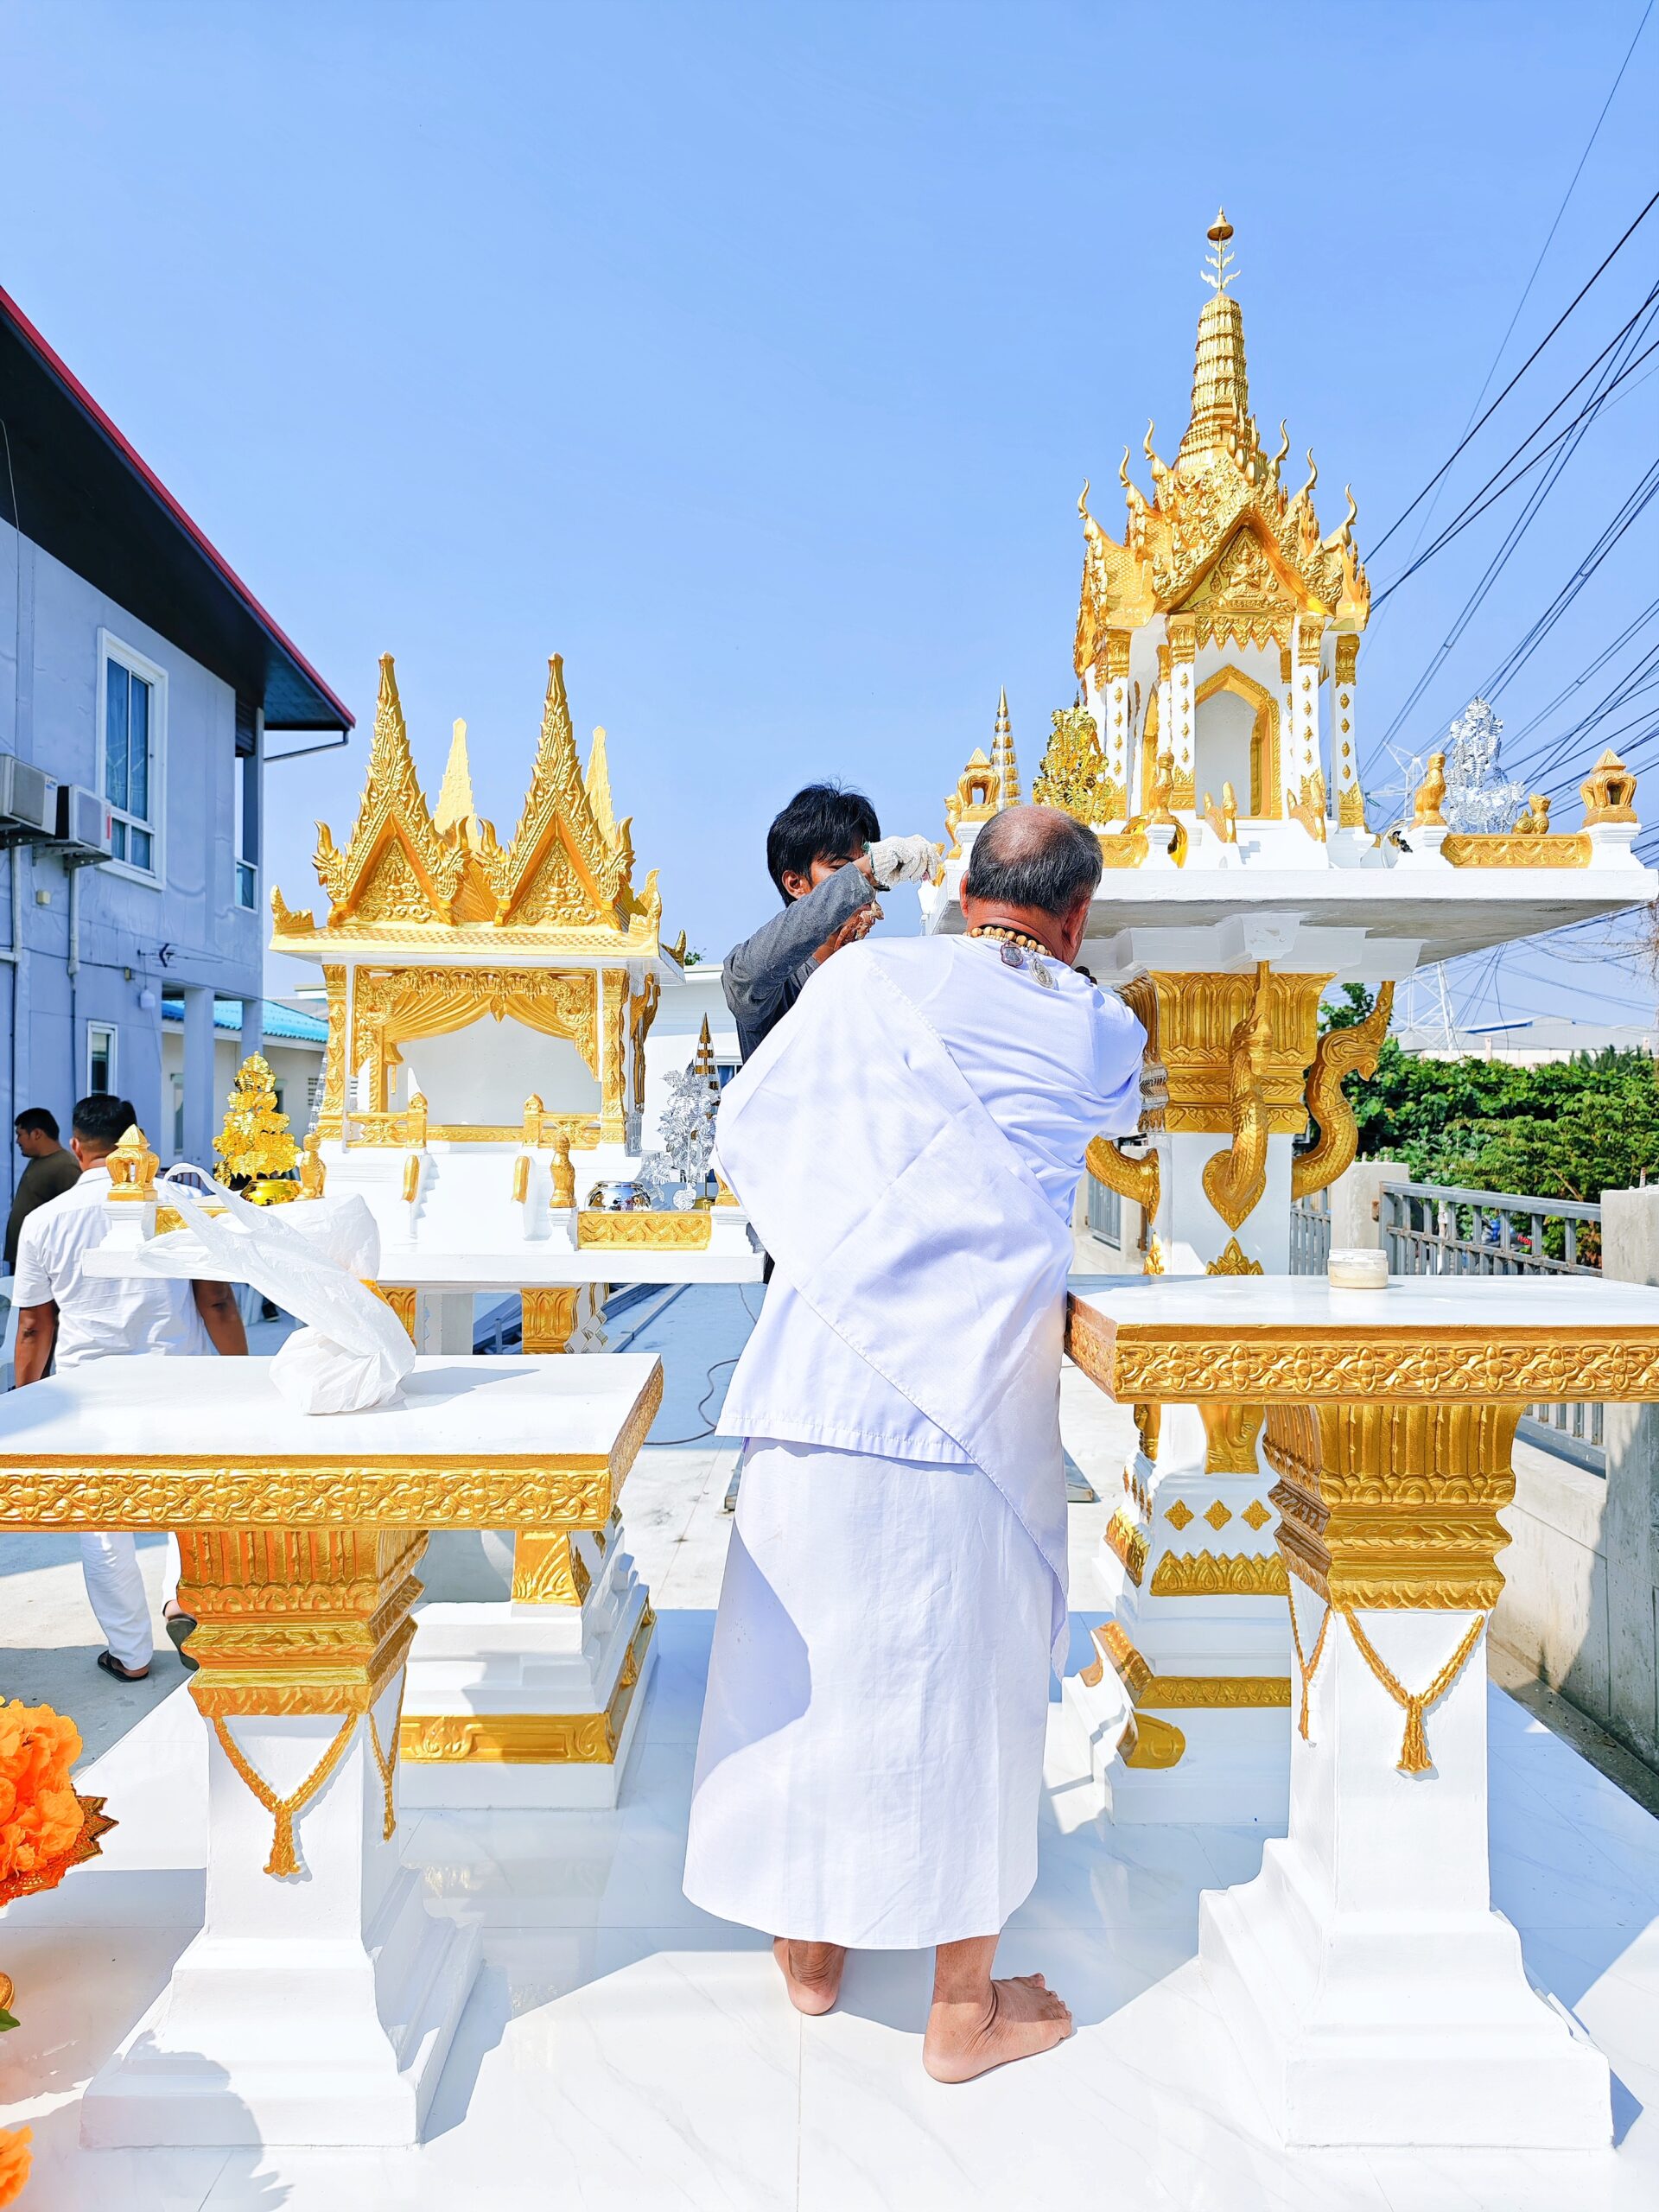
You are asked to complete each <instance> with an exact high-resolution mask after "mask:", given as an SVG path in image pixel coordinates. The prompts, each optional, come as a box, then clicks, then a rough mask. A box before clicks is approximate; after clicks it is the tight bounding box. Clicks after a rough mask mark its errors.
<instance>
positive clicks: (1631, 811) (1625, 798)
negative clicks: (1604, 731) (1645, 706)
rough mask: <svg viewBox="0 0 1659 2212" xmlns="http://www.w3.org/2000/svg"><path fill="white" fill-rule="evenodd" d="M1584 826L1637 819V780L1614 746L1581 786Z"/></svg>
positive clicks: (1589, 826) (1603, 756)
mask: <svg viewBox="0 0 1659 2212" xmlns="http://www.w3.org/2000/svg"><path fill="white" fill-rule="evenodd" d="M1579 795H1580V798H1582V799H1583V801H1584V826H1585V828H1586V829H1590V828H1591V827H1592V824H1594V823H1598V822H1634V821H1635V820H1636V778H1635V776H1634V775H1632V773H1631V772H1630V770H1629V769H1628V768H1627V767H1626V766H1624V762H1623V761H1622V760H1620V759H1619V757H1618V753H1615V752H1614V751H1613V749H1612V747H1611V746H1609V747H1608V748H1607V750H1606V751H1605V753H1603V754H1602V756H1601V758H1600V760H1598V761H1597V763H1596V765H1595V766H1594V767H1593V768H1592V770H1591V771H1590V773H1589V774H1588V775H1587V776H1586V778H1585V779H1584V781H1583V783H1582V784H1581V785H1580V786H1579Z"/></svg>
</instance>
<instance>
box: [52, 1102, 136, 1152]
mask: <svg viewBox="0 0 1659 2212" xmlns="http://www.w3.org/2000/svg"><path fill="white" fill-rule="evenodd" d="M137 1119H138V1116H137V1114H136V1113H135V1112H134V1111H133V1108H132V1101H131V1100H130V1099H129V1098H118V1097H117V1096H116V1095H115V1093H114V1092H113V1091H112V1090H95V1091H93V1093H92V1096H91V1097H90V1098H83V1099H81V1100H80V1101H79V1103H78V1104H77V1105H76V1107H75V1110H74V1112H73V1114H72V1115H71V1116H70V1118H69V1126H70V1128H72V1129H73V1131H74V1133H75V1135H77V1136H78V1137H84V1138H85V1139H86V1142H87V1143H88V1144H96V1145H102V1147H104V1149H105V1152H113V1151H114V1149H115V1147H116V1146H117V1145H118V1144H119V1143H120V1141H121V1140H122V1138H123V1137H124V1136H125V1135H126V1134H127V1131H128V1130H129V1129H130V1128H131V1127H132V1125H133V1123H134V1122H136V1121H137Z"/></svg>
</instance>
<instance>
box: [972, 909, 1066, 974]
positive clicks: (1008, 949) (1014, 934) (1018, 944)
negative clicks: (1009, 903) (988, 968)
mask: <svg viewBox="0 0 1659 2212" xmlns="http://www.w3.org/2000/svg"><path fill="white" fill-rule="evenodd" d="M968 934H969V937H979V938H992V939H994V940H995V943H996V944H998V945H999V946H1000V948H1001V957H1002V961H1003V964H1004V965H1005V966H1006V967H1009V968H1029V969H1030V970H1031V972H1032V974H1033V976H1035V977H1036V978H1037V981H1038V982H1039V983H1040V984H1041V985H1042V987H1043V988H1044V989H1045V990H1046V991H1052V990H1058V988H1059V986H1058V984H1057V983H1056V982H1055V981H1054V978H1053V976H1051V975H1050V973H1049V972H1048V968H1047V965H1046V963H1048V962H1049V961H1051V960H1052V958H1053V957H1054V956H1053V954H1052V952H1051V951H1050V950H1049V949H1048V947H1047V946H1046V944H1042V943H1041V942H1040V941H1039V939H1038V938H1034V937H1027V934H1026V932H1025V931H1024V930H1016V929H1011V928H1009V927H1008V925H1007V924H1006V923H1003V922H980V923H978V924H977V925H976V926H975V927H974V928H973V929H970V930H969V932H968Z"/></svg>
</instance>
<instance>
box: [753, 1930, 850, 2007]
mask: <svg viewBox="0 0 1659 2212" xmlns="http://www.w3.org/2000/svg"><path fill="white" fill-rule="evenodd" d="M772 1956H773V1958H774V1959H776V1960H777V1961H778V1964H779V1967H780V1968H781V1969H782V1972H783V1977H784V1984H785V1987H786V1988H787V1989H788V1991H789V2001H790V2003H791V2005H793V2006H794V2007H795V2010H796V2011H797V2012H810V2013H812V2014H814V2015H817V2013H819V2012H831V2011H833V2009H834V2007H835V2002H836V1998H837V1997H839V1996H840V1994H841V1973H842V1967H844V1966H845V1965H846V1963H847V1946H846V1945H845V1944H844V1943H791V1942H788V1941H787V1940H786V1939H785V1937H784V1936H774V1937H773V1939H772Z"/></svg>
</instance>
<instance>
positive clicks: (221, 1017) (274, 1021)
mask: <svg viewBox="0 0 1659 2212" xmlns="http://www.w3.org/2000/svg"><path fill="white" fill-rule="evenodd" d="M162 1017H163V1019H164V1020H168V1021H182V1020H184V1001H183V1000H182V999H163V1000H162ZM213 1027H214V1028H215V1029H216V1030H223V1031H228V1032H230V1033H232V1034H233V1035H236V1036H238V1037H239V1036H240V1035H241V1033H242V1001H241V1000H240V999H215V1000H214V1001H213ZM264 1033H265V1034H266V1036H267V1037H270V1038H273V1039H275V1040H276V1041H277V1043H278V1044H290V1045H321V1044H325V1043H327V1037H328V1025H327V1022H326V1021H319V1020H318V1019H317V1017H316V1015H315V1014H299V1013H296V1010H295V1008H294V1007H291V1006H283V1005H282V1004H280V1003H279V1001H277V1000H276V999H266V1000H265V1001H264Z"/></svg>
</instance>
